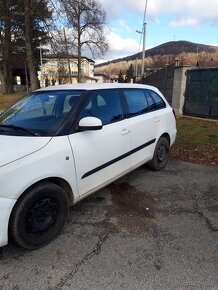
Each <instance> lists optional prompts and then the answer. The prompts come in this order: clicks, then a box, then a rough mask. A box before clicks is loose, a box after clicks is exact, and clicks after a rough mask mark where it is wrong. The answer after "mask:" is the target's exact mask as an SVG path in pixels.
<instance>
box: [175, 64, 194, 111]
mask: <svg viewBox="0 0 218 290" xmlns="http://www.w3.org/2000/svg"><path fill="white" fill-rule="evenodd" d="M188 69H191V66H178V67H175V69H174V81H173V95H172V107H173V109H174V110H175V113H176V115H178V116H179V115H183V106H184V101H185V96H184V94H185V88H186V71H187V70H188Z"/></svg>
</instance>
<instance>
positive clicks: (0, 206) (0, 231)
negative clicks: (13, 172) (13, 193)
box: [0, 197, 16, 247]
mask: <svg viewBox="0 0 218 290" xmlns="http://www.w3.org/2000/svg"><path fill="white" fill-rule="evenodd" d="M15 203H16V200H15V199H9V198H3V197H0V247H2V246H5V245H7V243H8V223H9V218H10V215H11V211H12V209H13V207H14V205H15Z"/></svg>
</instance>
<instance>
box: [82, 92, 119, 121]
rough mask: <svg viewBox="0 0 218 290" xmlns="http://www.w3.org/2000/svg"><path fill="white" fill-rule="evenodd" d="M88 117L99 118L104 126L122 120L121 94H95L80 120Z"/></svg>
mask: <svg viewBox="0 0 218 290" xmlns="http://www.w3.org/2000/svg"><path fill="white" fill-rule="evenodd" d="M88 116H92V117H96V118H99V119H100V120H101V121H102V124H103V125H106V124H109V123H113V122H116V121H119V120H121V119H122V109H121V103H120V98H119V92H118V91H116V90H98V91H96V92H93V93H92V95H91V99H90V101H89V103H88V104H87V106H86V108H85V109H84V110H83V111H82V112H81V113H80V119H82V118H84V117H88Z"/></svg>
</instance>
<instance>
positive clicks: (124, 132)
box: [121, 129, 130, 135]
mask: <svg viewBox="0 0 218 290" xmlns="http://www.w3.org/2000/svg"><path fill="white" fill-rule="evenodd" d="M129 132H130V130H128V129H123V130H122V132H121V135H127V134H129Z"/></svg>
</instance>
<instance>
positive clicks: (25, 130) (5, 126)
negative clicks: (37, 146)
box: [0, 124, 38, 136]
mask: <svg viewBox="0 0 218 290" xmlns="http://www.w3.org/2000/svg"><path fill="white" fill-rule="evenodd" d="M1 127H2V128H9V129H14V130H16V131H24V132H27V133H29V134H30V135H32V136H37V135H38V134H37V133H34V132H33V131H31V130H29V129H26V128H23V127H20V126H15V125H6V124H0V128H1Z"/></svg>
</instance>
